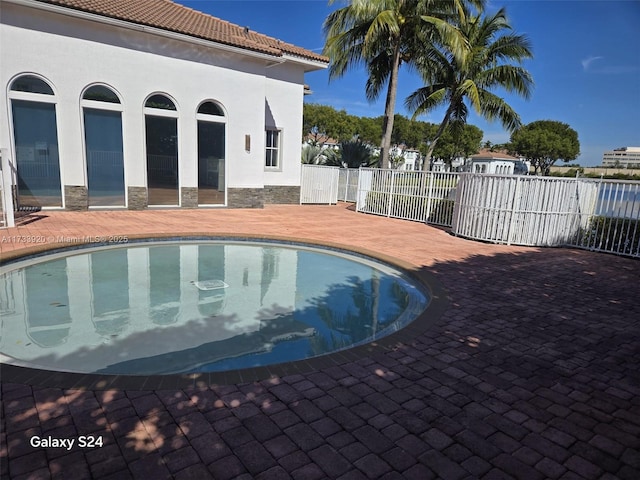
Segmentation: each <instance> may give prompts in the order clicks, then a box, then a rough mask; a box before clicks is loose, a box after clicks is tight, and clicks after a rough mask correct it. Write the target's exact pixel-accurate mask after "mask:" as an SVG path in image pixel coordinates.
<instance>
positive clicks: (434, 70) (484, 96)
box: [405, 9, 533, 168]
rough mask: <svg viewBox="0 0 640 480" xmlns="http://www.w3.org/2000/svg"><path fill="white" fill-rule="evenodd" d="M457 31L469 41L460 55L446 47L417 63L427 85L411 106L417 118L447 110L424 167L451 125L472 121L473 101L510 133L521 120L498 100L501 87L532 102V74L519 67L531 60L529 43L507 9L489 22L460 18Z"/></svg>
mask: <svg viewBox="0 0 640 480" xmlns="http://www.w3.org/2000/svg"><path fill="white" fill-rule="evenodd" d="M458 28H459V30H460V32H461V33H462V35H463V37H464V38H465V39H466V45H467V46H466V48H465V49H464V50H463V52H462V54H460V53H459V52H458V51H457V49H455V48H452V47H451V46H450V45H448V44H447V43H445V42H442V43H440V44H439V45H437V46H435V47H431V48H429V47H428V48H426V49H425V50H424V52H423V55H422V56H420V57H419V58H418V59H417V63H418V70H419V71H420V73H421V74H422V77H423V79H424V81H425V84H426V86H424V87H422V88H420V89H418V90H416V91H415V92H413V93H412V94H411V95H410V96H409V97H408V98H407V100H406V102H405V104H406V106H407V107H408V108H409V109H410V110H412V111H413V112H414V115H413V116H414V118H415V117H416V116H417V115H420V114H422V113H425V112H428V111H430V110H432V109H433V108H435V107H437V106H441V105H444V106H446V112H445V115H444V118H443V120H442V123H441V124H440V126H439V127H438V130H437V132H436V134H435V137H434V138H433V139H432V141H431V145H430V146H429V149H428V151H427V158H426V161H425V162H424V165H425V168H426V167H427V166H428V165H429V160H430V157H431V155H432V154H433V150H434V149H435V148H436V146H437V144H438V141H439V139H440V137H441V136H442V134H443V133H444V131H445V129H446V127H447V125H449V123H451V124H452V126H453V127H454V128H461V127H462V125H464V124H465V123H466V121H467V113H468V108H467V104H466V102H468V103H469V104H470V105H471V106H472V107H473V108H474V110H475V111H476V112H477V113H478V114H480V115H482V116H483V117H485V118H486V119H488V120H494V119H498V120H500V122H501V123H502V125H503V126H504V128H506V129H507V130H509V131H514V130H516V129H517V128H518V127H520V125H521V121H520V117H519V115H518V114H517V113H516V112H515V111H514V110H513V109H512V108H511V107H510V106H509V105H508V104H507V103H506V102H505V101H504V99H502V98H501V97H499V96H498V95H496V94H494V93H492V92H491V89H494V88H496V87H499V88H503V89H504V90H506V91H507V92H513V93H516V94H519V95H521V96H523V97H525V98H528V97H529V96H530V94H531V89H532V87H533V80H532V78H531V75H530V73H529V72H528V71H527V70H525V69H524V68H523V67H521V66H516V65H511V64H510V63H509V62H516V63H520V62H521V61H522V60H524V59H527V58H531V57H532V53H531V48H530V45H529V40H528V39H527V37H525V36H523V35H517V34H515V33H504V31H505V30H511V26H510V25H509V23H508V21H507V17H506V14H505V11H504V9H501V10H499V11H498V12H497V13H496V14H495V15H493V16H490V17H483V16H482V15H478V16H460V21H459V24H458Z"/></svg>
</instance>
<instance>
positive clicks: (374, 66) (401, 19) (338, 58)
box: [323, 0, 484, 168]
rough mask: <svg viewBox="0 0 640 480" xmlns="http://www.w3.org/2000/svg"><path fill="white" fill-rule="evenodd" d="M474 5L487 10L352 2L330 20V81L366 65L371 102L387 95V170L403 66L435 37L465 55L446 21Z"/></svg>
mask: <svg viewBox="0 0 640 480" xmlns="http://www.w3.org/2000/svg"><path fill="white" fill-rule="evenodd" d="M334 1H335V0H331V3H333V2H334ZM471 2H473V3H475V4H483V3H484V0H446V1H443V0H438V1H436V0H351V1H350V2H349V4H348V5H347V6H346V7H343V8H340V9H338V10H336V11H334V12H332V13H331V14H329V16H328V17H327V18H326V20H325V22H324V32H325V37H326V43H325V47H324V52H323V53H324V54H325V55H328V56H329V58H330V59H331V62H330V64H329V78H331V79H333V78H337V77H341V76H342V75H344V73H345V72H346V71H347V70H348V69H349V68H351V67H354V66H356V65H362V64H364V65H365V66H366V68H367V71H368V75H369V78H368V80H367V85H366V95H367V98H368V99H369V100H374V99H376V98H378V96H379V95H380V93H381V92H382V90H383V89H384V88H385V87H386V89H387V95H386V100H385V111H384V119H383V124H382V141H381V143H380V148H381V157H380V166H381V167H383V168H386V167H387V166H388V158H389V147H390V145H391V134H392V131H393V120H394V113H395V103H396V94H397V86H398V71H399V69H400V65H401V63H402V62H410V61H411V60H412V52H415V51H416V45H417V44H418V43H420V42H422V43H424V42H425V41H432V39H433V38H435V37H439V38H442V39H444V40H445V41H446V42H447V43H448V44H449V45H451V48H452V49H453V50H454V51H455V52H456V53H458V52H459V51H461V49H462V46H463V45H462V44H463V41H462V39H461V38H460V35H459V32H458V31H457V29H456V28H454V27H453V26H451V25H450V24H449V23H448V22H447V20H450V19H451V18H452V16H453V15H454V14H455V13H460V14H464V12H466V5H467V4H468V3H471Z"/></svg>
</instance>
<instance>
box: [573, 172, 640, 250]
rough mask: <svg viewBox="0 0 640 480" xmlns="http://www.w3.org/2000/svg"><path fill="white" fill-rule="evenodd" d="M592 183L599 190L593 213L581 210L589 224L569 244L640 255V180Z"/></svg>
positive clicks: (584, 221) (583, 218)
mask: <svg viewBox="0 0 640 480" xmlns="http://www.w3.org/2000/svg"><path fill="white" fill-rule="evenodd" d="M582 181H583V182H584V183H586V182H587V180H582ZM590 183H591V184H593V185H595V186H597V192H598V193H597V195H596V200H595V202H594V206H593V209H592V212H590V214H588V213H584V212H582V213H581V218H582V224H586V226H585V227H584V228H581V229H580V230H579V231H578V233H577V234H576V236H575V238H574V239H573V241H572V242H571V243H569V245H570V246H575V247H579V248H586V249H589V250H594V251H598V252H607V253H616V254H621V255H629V256H633V257H640V182H628V181H613V180H600V181H598V180H595V181H593V180H592V181H591V182H590ZM585 217H588V219H587V220H585Z"/></svg>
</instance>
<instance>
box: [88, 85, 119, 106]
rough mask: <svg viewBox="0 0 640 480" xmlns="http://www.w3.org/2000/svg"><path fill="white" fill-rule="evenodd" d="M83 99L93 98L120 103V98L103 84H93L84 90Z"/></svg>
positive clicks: (98, 100)
mask: <svg viewBox="0 0 640 480" xmlns="http://www.w3.org/2000/svg"><path fill="white" fill-rule="evenodd" d="M82 99H83V100H93V101H96V102H107V103H120V98H119V97H118V95H116V93H115V92H114V91H113V90H111V89H110V88H109V87H105V86H104V85H94V86H93V87H89V88H87V89H86V90H85V92H84V95H83V96H82Z"/></svg>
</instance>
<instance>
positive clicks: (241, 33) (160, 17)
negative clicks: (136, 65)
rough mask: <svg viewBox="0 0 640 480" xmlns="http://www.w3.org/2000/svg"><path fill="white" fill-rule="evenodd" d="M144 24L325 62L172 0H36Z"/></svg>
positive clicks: (314, 54)
mask: <svg viewBox="0 0 640 480" xmlns="http://www.w3.org/2000/svg"><path fill="white" fill-rule="evenodd" d="M36 1H38V2H41V3H49V4H53V5H58V6H62V7H67V8H72V9H74V10H80V11H83V12H88V13H93V14H97V15H101V16H104V17H110V18H114V19H118V20H124V21H127V22H132V23H136V24H139V25H146V26H150V27H155V28H159V29H162V30H168V31H171V32H176V33H182V34H185V35H189V36H192V37H196V38H200V39H204V40H210V41H213V42H217V43H222V44H225V45H230V46H234V47H239V48H244V49H247V50H252V51H255V52H260V53H265V54H267V55H274V56H278V57H279V56H282V55H283V54H288V55H295V56H298V57H302V58H305V59H309V60H314V61H319V62H325V63H328V62H329V59H328V58H327V57H324V56H322V55H318V54H317V53H314V52H312V51H310V50H306V49H304V48H301V47H297V46H295V45H292V44H290V43H286V42H282V41H280V40H278V39H276V38H273V37H268V36H267V35H262V34H260V33H257V32H254V31H251V30H248V29H246V28H244V27H241V26H239V25H234V24H233V23H229V22H226V21H224V20H221V19H219V18H216V17H213V16H211V15H208V14H206V13H202V12H199V11H197V10H193V9H191V8H188V7H185V6H184V5H180V4H178V3H175V2H172V1H171V0H36Z"/></svg>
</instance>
